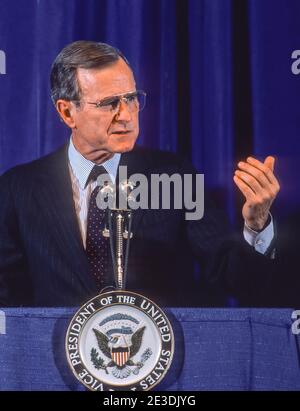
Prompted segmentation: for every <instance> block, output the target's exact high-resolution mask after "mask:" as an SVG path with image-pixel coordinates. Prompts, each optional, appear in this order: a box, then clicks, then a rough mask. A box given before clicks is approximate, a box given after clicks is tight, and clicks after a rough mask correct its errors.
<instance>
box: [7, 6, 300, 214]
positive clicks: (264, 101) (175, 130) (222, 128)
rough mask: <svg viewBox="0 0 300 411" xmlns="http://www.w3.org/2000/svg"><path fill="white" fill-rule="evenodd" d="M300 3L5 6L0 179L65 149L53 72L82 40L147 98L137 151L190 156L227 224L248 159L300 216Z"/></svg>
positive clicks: (284, 207)
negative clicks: (109, 49) (269, 163)
mask: <svg viewBox="0 0 300 411" xmlns="http://www.w3.org/2000/svg"><path fill="white" fill-rule="evenodd" d="M299 15H300V2H299V1H298V0H287V1H286V0H249V1H247V0H65V1H62V0H51V1H49V0H26V1H22V0H15V1H13V2H12V1H10V0H1V1H0V50H3V51H4V52H5V54H6V74H4V75H2V74H0V95H1V105H0V173H2V172H3V171H5V170H6V169H8V168H10V167H12V166H14V165H15V164H18V163H23V162H26V161H30V160H32V159H34V158H37V157H40V156H41V155H44V154H46V153H48V152H50V151H53V150H54V149H55V148H56V147H58V146H59V145H60V144H62V143H63V142H64V141H66V139H67V138H68V135H69V131H68V130H67V129H66V128H65V127H64V125H63V124H61V123H60V122H59V120H58V117H57V115H56V113H55V110H54V108H53V106H52V103H51V101H50V98H49V81H48V78H49V72H50V67H51V63H52V61H53V60H54V58H55V56H56V55H57V54H58V52H59V51H60V50H61V49H62V47H64V46H65V45H66V44H68V43H70V42H72V41H74V40H78V39H91V40H96V41H104V42H108V43H111V44H112V45H114V46H117V47H118V48H120V49H121V50H122V51H123V52H124V53H125V55H126V56H127V57H128V59H129V61H130V62H131V64H132V67H133V69H134V72H135V76H136V79H137V85H138V87H139V88H142V89H144V90H146V91H147V93H148V101H147V109H146V110H145V111H144V112H143V113H142V114H141V130H142V131H141V135H140V139H139V141H140V143H141V144H144V145H147V146H151V147H156V148H161V149H166V150H172V151H176V152H178V153H180V154H182V155H185V156H189V157H190V158H191V160H192V161H193V162H194V164H195V166H196V167H197V168H198V169H199V171H201V172H204V173H205V182H206V187H208V188H210V189H211V190H213V191H214V192H216V193H217V194H218V195H219V196H220V198H221V200H223V201H224V203H223V204H224V207H226V208H227V211H228V213H229V215H230V216H231V217H232V218H233V217H234V210H235V208H234V205H235V204H236V200H237V198H239V199H240V200H239V201H241V195H240V194H238V193H237V189H236V188H235V187H234V184H233V181H232V174H233V170H234V168H235V164H236V161H237V160H238V159H240V158H244V157H245V156H246V155H248V154H254V155H257V156H259V157H260V158H264V157H265V156H266V155H268V154H273V155H275V156H276V157H277V158H278V166H277V170H278V174H279V179H280V182H281V185H282V191H281V194H280V197H279V199H278V201H277V208H278V210H277V211H276V212H277V215H278V216H280V215H283V214H286V213H289V212H290V211H292V210H293V209H295V208H297V207H299V203H300V190H299V181H298V180H299V172H298V163H299V159H300V142H299V139H298V130H300V116H299V97H300V75H299V76H296V75H294V74H293V73H292V71H291V64H292V60H291V54H292V51H293V50H295V49H300V36H299V35H300V25H299V22H298V17H299Z"/></svg>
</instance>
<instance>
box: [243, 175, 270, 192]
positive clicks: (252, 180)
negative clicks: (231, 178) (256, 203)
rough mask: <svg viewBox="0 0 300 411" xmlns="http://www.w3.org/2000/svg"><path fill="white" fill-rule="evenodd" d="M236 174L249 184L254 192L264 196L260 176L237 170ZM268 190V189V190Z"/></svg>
mask: <svg viewBox="0 0 300 411" xmlns="http://www.w3.org/2000/svg"><path fill="white" fill-rule="evenodd" d="M235 175H236V176H237V177H239V179H240V180H242V181H243V183H245V184H247V185H248V186H249V188H251V190H252V191H253V192H254V194H257V195H259V196H263V194H264V193H263V191H264V189H263V187H262V186H261V184H260V182H259V180H258V178H256V177H253V176H252V175H251V174H249V173H248V172H244V171H240V170H236V172H235ZM268 184H270V183H268ZM266 191H267V190H266Z"/></svg>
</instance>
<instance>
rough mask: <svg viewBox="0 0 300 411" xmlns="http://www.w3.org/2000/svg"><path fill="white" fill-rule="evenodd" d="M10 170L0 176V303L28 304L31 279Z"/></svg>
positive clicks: (9, 304) (10, 304) (2, 304)
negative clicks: (19, 226) (21, 236)
mask: <svg viewBox="0 0 300 411" xmlns="http://www.w3.org/2000/svg"><path fill="white" fill-rule="evenodd" d="M14 189H16V191H17V185H16V184H14V180H13V178H12V173H10V172H8V173H6V174H4V175H3V176H1V177H0V306H2V307H4V306H19V305H30V281H29V278H28V272H27V264H26V259H25V255H24V251H23V248H22V241H21V238H20V235H19V229H18V217H17V212H16V200H17V197H18V196H17V195H16V193H15V192H14Z"/></svg>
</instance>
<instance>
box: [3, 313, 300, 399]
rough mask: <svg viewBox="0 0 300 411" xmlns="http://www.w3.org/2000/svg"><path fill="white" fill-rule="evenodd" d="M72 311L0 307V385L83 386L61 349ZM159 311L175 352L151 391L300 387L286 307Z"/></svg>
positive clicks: (298, 344) (299, 357) (299, 346)
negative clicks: (167, 324)
mask: <svg viewBox="0 0 300 411" xmlns="http://www.w3.org/2000/svg"><path fill="white" fill-rule="evenodd" d="M76 310H77V309H76V308H3V309H1V311H2V312H1V315H0V369H1V372H0V390H2V391H3V390H26V391H32V390H35V391H39V390H49V391H70V390H74V391H84V390H85V387H84V386H82V385H81V384H80V383H79V382H78V381H77V380H76V378H75V377H74V376H73V374H72V372H71V370H70V369H69V367H68V364H67V360H66V357H65V351H64V349H65V348H64V338H65V333H66V330H67V326H68V323H69V321H70V319H71V317H72V315H73V314H74V313H75V312H76ZM165 311H166V313H167V315H168V316H169V318H170V321H171V322H172V325H173V327H174V333H175V355H174V360H173V363H172V366H171V369H170V371H169V373H168V375H167V377H166V378H165V379H164V380H163V381H162V382H161V384H160V385H158V386H157V387H155V391H187V390H189V391H200V390H300V334H298V335H295V334H293V333H292V327H291V326H292V323H293V321H294V320H292V317H291V315H292V312H293V310H292V309H237V308H234V309H201V308H194V309H193V308H166V309H165ZM4 317H5V318H4Z"/></svg>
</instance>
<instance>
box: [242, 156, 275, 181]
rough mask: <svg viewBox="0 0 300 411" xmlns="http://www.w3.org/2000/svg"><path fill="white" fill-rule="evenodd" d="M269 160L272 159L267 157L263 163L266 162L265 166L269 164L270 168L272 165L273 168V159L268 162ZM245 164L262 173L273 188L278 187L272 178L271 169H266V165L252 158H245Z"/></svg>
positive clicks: (273, 177)
mask: <svg viewBox="0 0 300 411" xmlns="http://www.w3.org/2000/svg"><path fill="white" fill-rule="evenodd" d="M270 158H273V157H271V156H269V157H267V158H266V160H265V161H267V164H270V165H271V166H272V165H273V166H274V162H275V159H274V160H268V159H270ZM247 163H249V164H250V165H252V166H254V167H256V168H257V169H258V170H260V171H262V172H263V173H264V174H265V176H266V177H267V179H268V180H269V182H270V183H271V184H274V185H275V186H276V185H278V186H279V183H278V181H277V179H276V177H275V176H274V174H273V171H272V170H271V168H269V167H268V165H266V164H265V163H262V162H261V161H259V160H256V159H255V158H253V157H248V158H247Z"/></svg>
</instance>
